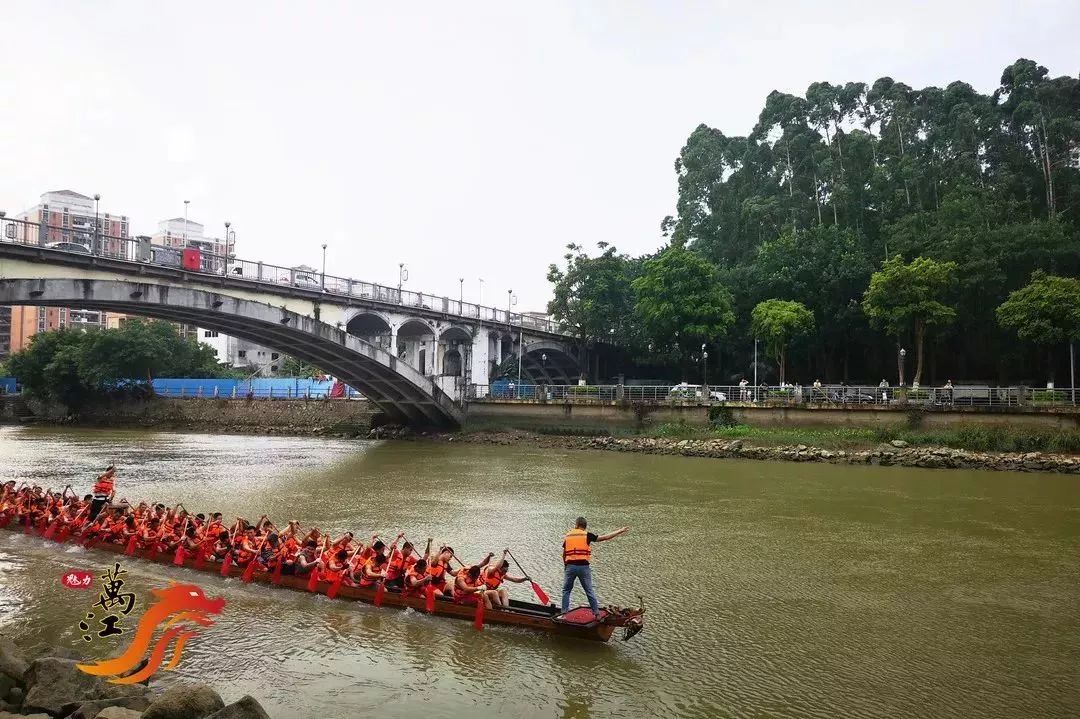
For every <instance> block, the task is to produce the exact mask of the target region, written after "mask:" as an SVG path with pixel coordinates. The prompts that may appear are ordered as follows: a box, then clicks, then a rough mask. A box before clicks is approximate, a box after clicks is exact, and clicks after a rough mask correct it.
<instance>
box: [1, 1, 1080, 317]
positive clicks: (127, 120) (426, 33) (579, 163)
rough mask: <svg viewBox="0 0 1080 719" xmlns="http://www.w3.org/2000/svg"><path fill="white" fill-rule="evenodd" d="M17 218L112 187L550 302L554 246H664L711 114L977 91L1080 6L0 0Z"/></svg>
mask: <svg viewBox="0 0 1080 719" xmlns="http://www.w3.org/2000/svg"><path fill="white" fill-rule="evenodd" d="M0 22H2V26H0V27H2V33H0V81H2V88H3V92H4V100H3V102H0V153H2V154H0V209H6V210H7V211H8V212H9V213H14V212H18V211H20V210H23V209H26V208H27V207H29V206H31V205H33V204H35V203H36V201H37V197H38V195H40V194H41V193H42V192H44V191H46V190H53V189H73V190H77V191H80V192H83V193H85V194H93V193H95V192H99V193H101V195H102V208H103V210H107V211H109V212H114V213H123V214H127V215H129V216H130V217H131V218H132V230H133V233H137V234H142V233H150V232H151V231H152V230H153V229H154V227H155V226H156V223H157V222H158V221H159V220H161V219H165V218H168V217H175V216H178V215H182V214H183V201H184V200H185V199H190V200H191V211H190V216H191V219H192V220H197V221H199V222H202V223H204V224H205V225H206V226H207V230H208V232H209V233H211V234H215V235H220V234H221V226H222V223H223V222H224V221H225V220H231V221H232V222H233V224H234V227H235V229H236V231H237V250H238V254H239V255H240V256H241V257H244V258H255V259H263V260H265V261H268V262H276V263H279V264H286V265H294V264H300V263H306V264H309V265H314V266H316V267H317V266H318V265H319V262H320V254H321V250H320V245H321V244H322V243H323V242H327V243H328V244H329V246H330V248H329V251H328V252H329V267H328V272H330V273H334V274H340V275H348V276H352V277H355V278H357V279H364V280H369V281H375V282H383V283H387V284H394V283H396V281H397V265H398V263H399V262H405V263H406V265H407V266H408V268H409V272H410V279H409V282H408V283H407V287H409V288H410V289H414V290H423V291H431V292H435V293H438V294H445V295H449V296H456V295H457V293H458V278H459V277H464V278H465V295H466V297H467V298H468V299H471V300H473V301H475V300H476V299H477V298H478V293H479V287H480V285H479V279H480V278H483V280H484V284H483V292H484V301H485V304H497V305H498V306H505V302H506V296H507V290H508V289H511V288H512V289H513V290H514V291H515V292H516V294H517V295H518V296H519V297H520V303H519V306H518V307H517V309H521V310H533V309H542V308H543V307H544V305H545V303H546V301H547V299H548V298H549V294H550V292H549V286H548V283H547V281H546V280H545V279H544V276H545V273H546V268H547V265H548V264H549V263H551V262H561V257H562V255H563V254H564V251H565V250H564V246H565V245H566V243H568V242H578V243H581V244H585V245H588V246H594V243H595V242H597V241H600V240H605V241H608V242H611V243H614V244H615V245H616V246H618V247H619V248H620V249H621V250H624V251H627V252H630V253H632V254H640V253H643V252H646V251H650V250H652V249H654V248H655V247H657V246H658V245H659V244H661V243H662V238H661V236H660V231H659V226H660V221H661V219H662V218H663V217H664V216H665V215H667V214H671V213H672V212H673V211H674V204H675V175H674V170H673V161H674V159H675V158H676V156H677V155H678V153H679V149H680V148H681V146H682V144H683V142H684V141H685V139H686V137H687V135H688V134H689V133H690V132H691V131H692V130H693V129H694V127H696V126H697V125H698V124H699V123H702V122H704V123H707V124H709V125H712V126H714V127H718V128H720V129H721V130H723V131H724V132H725V133H728V134H745V133H746V132H748V131H749V129H750V127H751V126H752V125H753V123H754V121H755V119H756V117H757V113H758V112H759V110H760V109H761V106H762V104H763V102H764V99H765V96H766V95H767V94H768V93H769V92H770V91H771V90H773V89H780V90H784V91H788V92H793V93H802V92H803V91H804V90H805V89H806V87H807V86H808V85H809V84H810V83H811V82H814V81H819V80H828V81H831V82H846V81H852V80H861V81H867V82H872V81H873V80H874V79H876V78H878V77H880V76H883V75H889V76H892V77H893V78H895V79H897V80H902V81H904V82H906V83H908V84H910V85H912V86H914V87H923V86H925V85H930V84H937V85H944V84H947V83H948V82H950V81H952V80H954V79H962V80H965V81H968V82H970V83H972V84H973V85H975V86H976V87H977V88H978V89H980V90H983V91H989V90H992V89H993V88H994V87H996V85H997V83H998V79H999V78H1000V75H1001V70H1002V69H1003V68H1004V67H1005V66H1006V65H1008V64H1010V63H1011V62H1012V61H1013V60H1015V59H1016V58H1018V57H1030V58H1032V59H1035V60H1037V61H1039V62H1040V63H1042V64H1044V65H1046V66H1047V67H1049V68H1050V71H1051V72H1052V73H1053V74H1055V75H1061V74H1073V75H1075V74H1076V72H1077V70H1078V65H1080V51H1078V49H1077V48H1078V47H1080V45H1078V43H1080V40H1078V37H1080V36H1078V28H1080V2H1077V1H1076V0H1062V1H1060V2H1016V1H1015V0H1009V1H1007V2H1005V1H998V0H980V1H978V2H975V1H971V2H952V3H950V2H947V1H943V0H938V1H937V2H917V3H911V2H907V3H905V2H890V3H869V2H835V1H834V2H829V3H817V2H787V3H780V2H739V3H721V2H700V3H691V2H674V1H671V2H667V1H664V0H656V1H655V2H628V1H622V2H614V1H612V2H599V1H595V0H593V1H590V0H580V1H579V2H553V1H550V0H544V1H543V2H532V3H515V2H491V3H481V2H471V3H446V2H440V3H415V4H402V3H385V2H384V3H374V2H370V3H369V2H340V3H332V2H296V1H295V0H293V1H291V2H281V3H271V2H220V1H218V2H190V1H187V0H185V1H184V2H143V1H139V2H89V1H87V0H78V1H72V2H49V1H47V0H31V1H29V2H15V1H13V0H5V2H4V3H3V6H2V18H0Z"/></svg>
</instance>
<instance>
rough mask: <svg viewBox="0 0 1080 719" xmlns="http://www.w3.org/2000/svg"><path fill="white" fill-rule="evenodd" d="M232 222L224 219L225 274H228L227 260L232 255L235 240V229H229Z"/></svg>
mask: <svg viewBox="0 0 1080 719" xmlns="http://www.w3.org/2000/svg"><path fill="white" fill-rule="evenodd" d="M230 227H232V223H231V222H229V221H228V220H225V274H226V275H227V274H229V260H231V259H232V256H233V243H234V242H236V230H230V229H229V228H230Z"/></svg>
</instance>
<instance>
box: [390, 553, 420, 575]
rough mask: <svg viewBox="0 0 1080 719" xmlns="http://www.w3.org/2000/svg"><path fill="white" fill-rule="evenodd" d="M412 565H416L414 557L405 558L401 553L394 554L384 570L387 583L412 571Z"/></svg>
mask: <svg viewBox="0 0 1080 719" xmlns="http://www.w3.org/2000/svg"><path fill="white" fill-rule="evenodd" d="M414 564H416V557H412V556H409V557H406V556H405V555H403V554H402V553H401V552H394V558H393V559H391V560H390V564H389V566H387V568H386V579H387V581H393V580H394V579H398V578H400V577H401V575H402V574H403V573H404V572H407V571H409V570H410V569H412V566H413V565H414ZM403 570H404V571H403Z"/></svg>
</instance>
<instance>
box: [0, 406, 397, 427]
mask: <svg viewBox="0 0 1080 719" xmlns="http://www.w3.org/2000/svg"><path fill="white" fill-rule="evenodd" d="M4 406H5V407H7V406H10V410H6V411H5V412H3V413H2V414H3V416H4V417H5V418H6V419H7V421H22V422H26V421H39V422H46V423H53V424H77V425H81V426H90V427H94V426H98V427H147V428H154V429H169V430H184V431H213V432H224V433H234V434H294V435H311V434H315V435H331V436H345V437H355V436H360V435H366V434H367V433H368V430H369V429H370V428H371V423H372V422H371V420H372V417H373V416H374V415H375V413H376V412H377V411H378V410H377V408H376V407H374V406H373V405H372V404H371V403H370V402H367V401H363V400H327V399H311V400H303V399H292V400H285V399H282V400H276V399H251V400H245V399H239V400H233V399H210V398H206V399H195V398H192V399H161V398H152V399H145V400H123V401H117V402H108V403H104V404H100V405H95V406H92V407H86V408H84V409H83V410H81V411H80V412H79V414H78V415H77V416H75V415H72V414H70V413H68V412H66V411H64V410H62V409H60V408H57V407H49V406H45V405H42V404H41V403H38V402H33V401H31V402H25V401H23V400H19V404H18V405H17V404H16V402H15V400H14V399H11V398H9V400H8V402H6V403H4ZM17 406H21V407H24V408H25V407H29V409H30V412H31V413H30V414H27V413H26V412H25V411H24V412H23V414H22V415H21V416H19V415H17V414H16V411H15V410H16V407H17Z"/></svg>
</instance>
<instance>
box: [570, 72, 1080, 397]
mask: <svg viewBox="0 0 1080 719" xmlns="http://www.w3.org/2000/svg"><path fill="white" fill-rule="evenodd" d="M1078 157H1080V80H1078V79H1077V78H1076V77H1052V76H1051V75H1050V73H1049V72H1048V70H1047V69H1046V68H1045V67H1042V66H1040V65H1038V64H1037V63H1036V62H1033V61H1031V60H1026V59H1020V60H1017V61H1016V62H1015V63H1013V64H1012V65H1010V66H1009V67H1007V68H1005V70H1004V72H1003V73H1002V75H1001V83H1000V86H999V87H998V88H997V89H996V90H994V91H993V92H992V93H991V94H983V93H980V92H978V91H977V90H975V89H974V88H973V87H972V86H971V85H969V84H967V83H965V82H960V81H957V82H953V83H951V84H949V85H948V86H947V87H945V88H939V87H926V88H922V89H914V88H912V87H910V86H908V85H906V84H904V83H902V82H898V81H895V80H893V79H892V78H889V77H884V78H880V79H878V80H876V81H874V82H873V83H869V84H868V83H865V82H848V83H844V84H837V85H834V84H831V83H829V82H815V83H813V84H812V85H810V87H808V88H807V90H806V92H805V93H804V94H803V95H801V96H799V95H792V94H787V93H782V92H777V91H774V92H772V93H771V94H769V96H768V97H767V98H766V100H765V106H764V108H763V109H762V111H761V113H760V116H759V118H758V122H757V123H756V125H755V126H754V127H753V128H752V130H751V131H750V133H749V134H747V135H745V136H728V135H725V134H724V133H723V132H721V131H720V130H718V129H716V128H711V127H708V126H706V125H701V126H699V127H698V128H697V129H695V130H694V131H693V132H692V133H691V134H690V137H689V138H688V139H687V141H686V144H685V146H684V147H683V148H682V151H681V152H680V154H679V157H678V159H677V160H676V161H675V170H676V173H677V176H678V190H679V194H678V204H677V213H676V215H675V216H672V217H667V218H665V219H664V221H663V223H662V225H661V227H662V230H663V233H664V236H665V237H666V238H667V240H668V242H669V244H670V248H685V249H687V250H689V251H690V252H692V253H694V254H697V255H699V256H700V257H702V258H704V259H705V260H707V261H708V262H709V263H710V264H712V265H713V266H714V267H715V268H716V278H717V281H718V282H719V283H721V284H722V285H723V286H724V287H725V288H726V290H727V292H729V293H730V297H731V303H732V309H733V311H734V322H733V324H732V326H731V328H730V330H729V331H728V332H727V333H726V336H724V337H716V338H715V339H714V340H713V341H714V342H715V344H716V345H717V347H718V349H720V355H721V362H720V363H719V367H718V369H719V370H720V372H721V373H722V374H718V375H717V379H718V381H719V380H720V379H721V378H734V377H736V376H738V375H739V374H741V373H744V372H745V371H746V369H747V368H748V367H749V357H750V354H751V352H752V348H753V331H752V326H751V315H752V311H753V309H754V307H755V306H756V305H757V304H758V303H760V302H762V301H765V300H770V299H778V300H786V301H787V300H790V301H796V302H800V303H802V304H803V305H805V306H806V307H807V308H808V309H809V310H810V311H811V312H812V313H813V315H814V331H813V332H812V333H806V334H805V335H804V336H802V337H801V338H798V339H796V340H793V343H792V346H791V347H790V348H789V350H788V357H787V375H788V378H789V379H790V378H792V377H798V379H800V380H801V381H804V382H807V381H810V380H811V379H812V378H814V377H820V378H821V379H822V380H824V381H840V380H848V381H874V382H875V383H876V381H877V380H879V379H880V378H881V377H889V378H890V379H892V380H893V381H895V377H894V376H893V375H895V370H896V356H897V350H898V349H899V348H900V347H911V346H912V342H913V340H914V338H913V337H912V336H911V335H912V332H913V330H911V331H905V330H903V329H900V330H896V329H895V328H891V329H889V330H886V329H884V328H883V325H882V324H881V323H875V324H871V323H870V321H869V318H868V317H867V316H866V315H865V314H864V311H863V307H862V299H863V295H864V293H865V292H866V291H867V288H868V285H869V283H870V277H871V275H872V274H873V273H874V272H875V271H876V270H879V269H881V268H882V267H883V265H884V263H885V262H886V261H887V260H888V259H889V258H891V257H895V256H899V257H901V258H902V259H903V260H904V261H911V260H914V259H916V258H918V257H925V258H929V259H933V260H937V261H940V262H952V263H955V275H956V279H957V281H956V282H955V286H954V287H953V289H952V290H950V291H951V292H952V295H951V296H950V297H949V298H948V303H949V304H950V306H951V307H953V308H955V312H956V316H955V320H954V321H952V322H950V323H949V324H948V326H944V327H942V328H941V329H940V330H939V331H937V332H935V333H934V334H933V335H931V336H928V338H927V347H926V353H927V358H926V361H927V365H928V367H927V375H928V376H927V377H926V379H927V380H929V381H943V380H944V379H945V378H953V379H959V380H975V379H978V380H984V381H989V382H1000V383H1006V382H1021V381H1032V382H1034V381H1040V380H1041V379H1044V378H1045V377H1046V376H1047V374H1048V373H1049V374H1051V375H1052V374H1053V372H1054V370H1055V369H1057V370H1058V372H1059V373H1060V372H1061V371H1062V370H1063V367H1062V366H1061V365H1060V360H1056V359H1052V358H1048V357H1047V356H1046V353H1045V352H1042V351H1040V350H1038V349H1037V348H1036V347H1034V346H1032V345H1029V344H1025V343H1018V342H1017V341H1016V334H1015V332H1010V331H1007V330H1005V329H1003V328H1001V327H1000V326H999V324H998V322H997V318H996V316H995V310H996V308H997V307H998V306H999V305H1000V304H1001V303H1002V302H1003V301H1004V300H1005V299H1006V298H1007V297H1008V296H1009V293H1010V292H1012V291H1015V290H1017V289H1019V288H1021V287H1022V286H1024V285H1025V284H1027V283H1028V282H1029V281H1030V279H1031V277H1032V273H1033V272H1035V271H1036V270H1042V271H1045V272H1047V273H1050V274H1053V275H1065V276H1068V275H1075V274H1076V273H1077V270H1078V268H1080V233H1078V231H1077V224H1076V223H1077V222H1078V214H1080V168H1078V167H1077V164H1078V162H1077V158H1078ZM664 251H667V250H664V249H663V248H662V249H661V253H662V252H664ZM605 254H606V258H607V259H606V263H607V264H606V266H605V270H606V275H605V276H606V286H607V287H608V288H609V289H610V288H611V287H613V286H619V287H622V288H624V290H625V291H626V292H630V288H631V286H632V283H633V282H634V280H635V279H636V277H637V276H638V275H639V274H640V273H641V272H642V266H643V264H642V261H640V260H634V259H632V258H627V257H623V256H621V255H618V254H617V253H615V252H614V251H613V250H612V249H611V248H606V252H605ZM581 257H582V256H581V255H578V256H577V260H578V261H580V260H581ZM619 258H621V259H622V261H623V262H624V265H625V269H626V272H627V278H626V279H625V281H618V282H614V281H612V277H613V276H614V275H613V274H612V273H613V272H614V270H613V266H612V262H613V261H614V260H616V259H619ZM568 269H572V268H570V267H568ZM579 274H580V273H579ZM566 276H567V273H564V272H563V271H561V270H560V271H554V272H553V273H552V275H551V279H552V281H553V282H555V285H556V298H557V301H556V302H555V303H553V304H552V307H551V309H552V311H553V312H554V313H555V314H556V316H557V317H559V318H560V319H566V316H565V314H564V313H562V309H563V308H564V307H565V306H566V304H567V301H566V300H567V296H568V295H570V296H571V303H572V296H573V294H574V290H572V289H571V288H569V287H567V286H565V285H560V280H564V279H565V277H566ZM579 279H580V278H579ZM638 284H639V285H640V284H641V281H640V280H639V281H638ZM578 289H579V290H580V289H581V287H580V286H579V288H578ZM560 290H561V294H560ZM560 297H561V298H562V300H563V301H562V304H561V305H560V302H559V301H558V300H559V299H560ZM611 299H615V298H614V297H613V298H611ZM619 307H621V308H623V315H621V316H620V315H619V313H618V312H617V311H616V310H617V308H619ZM633 308H634V303H633V302H629V303H627V302H621V303H620V302H619V301H618V300H615V302H613V303H611V305H610V307H609V310H611V312H612V316H610V317H603V318H595V317H594V320H595V321H596V322H597V323H599V324H603V325H605V326H608V325H610V326H620V327H628V326H631V327H632V326H636V325H635V323H634V321H633V318H632V317H628V316H626V315H628V314H629V315H632V313H633ZM591 332H592V335H593V336H597V335H599V334H601V332H600V331H599V330H598V329H597V328H596V327H593V328H591ZM630 334H632V333H630ZM626 339H628V340H634V339H635V338H634V337H630V336H628V337H627V338H626ZM636 339H637V346H636V347H635V353H636V354H638V355H639V356H644V355H647V354H648V352H647V350H646V349H645V348H646V346H647V345H646V344H645V343H646V342H647V341H648V342H649V343H651V344H653V345H654V346H655V343H656V338H654V337H648V338H645V337H638V338H636ZM710 339H712V338H710ZM713 356H715V355H713ZM1055 361H1056V362H1058V363H1059V364H1058V365H1054V364H1053V362H1055Z"/></svg>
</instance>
